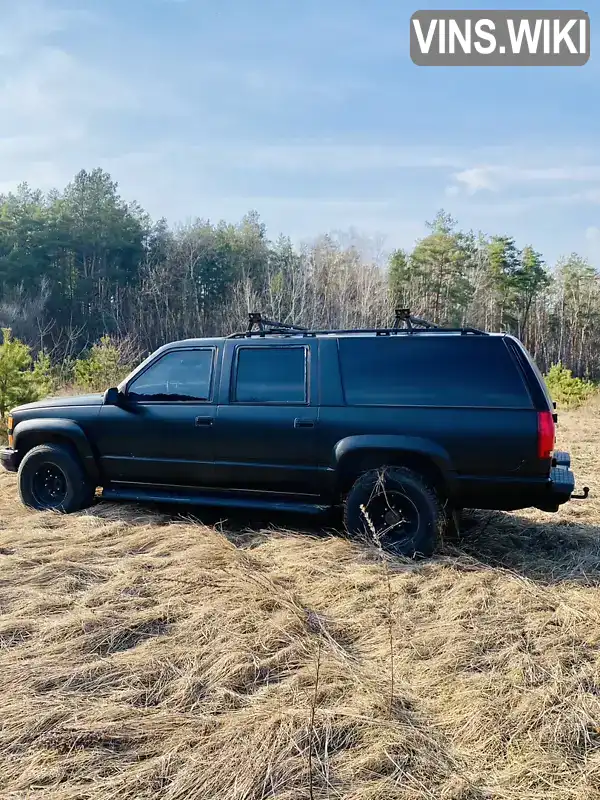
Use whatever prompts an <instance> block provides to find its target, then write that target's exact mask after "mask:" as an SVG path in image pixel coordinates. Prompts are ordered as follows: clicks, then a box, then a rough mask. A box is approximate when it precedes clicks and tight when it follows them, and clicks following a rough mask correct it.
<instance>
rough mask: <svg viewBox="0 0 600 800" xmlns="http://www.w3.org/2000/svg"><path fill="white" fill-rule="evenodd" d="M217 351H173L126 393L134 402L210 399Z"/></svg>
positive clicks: (135, 382) (144, 373)
mask: <svg viewBox="0 0 600 800" xmlns="http://www.w3.org/2000/svg"><path fill="white" fill-rule="evenodd" d="M213 362H214V350H212V349H210V350H208V349H207V350H174V351H173V352H171V353H167V354H166V355H164V356H163V357H162V358H161V359H159V360H158V361H157V362H156V363H155V364H153V365H152V366H151V367H149V368H148V369H147V370H146V371H145V372H143V373H142V374H141V375H140V376H139V378H136V379H135V380H134V381H133V382H132V383H131V384H130V385H129V390H128V392H127V394H128V397H130V398H131V399H132V400H172V401H177V400H196V401H207V400H210V396H211V384H212V371H213Z"/></svg>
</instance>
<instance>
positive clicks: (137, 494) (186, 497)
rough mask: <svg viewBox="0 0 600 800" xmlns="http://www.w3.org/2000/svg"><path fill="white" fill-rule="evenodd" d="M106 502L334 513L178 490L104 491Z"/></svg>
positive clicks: (279, 502) (117, 488) (313, 505)
mask: <svg viewBox="0 0 600 800" xmlns="http://www.w3.org/2000/svg"><path fill="white" fill-rule="evenodd" d="M102 499H103V500H128V501H130V502H134V503H177V504H179V505H186V506H194V505H195V506H207V507H220V508H247V509H255V510H256V511H276V512H279V511H281V512H287V513H291V514H310V515H313V516H317V515H319V514H324V513H325V512H326V511H329V510H330V506H327V505H319V504H316V503H302V502H298V501H297V500H287V499H286V500H284V499H281V500H268V499H266V498H258V497H248V496H245V497H239V496H235V497H232V496H231V495H221V494H209V493H206V494H195V493H191V492H182V491H178V490H177V489H173V490H171V491H167V490H164V489H152V488H149V489H146V488H143V487H137V486H136V487H133V486H126V487H125V486H110V487H107V488H105V489H104V490H103V491H102Z"/></svg>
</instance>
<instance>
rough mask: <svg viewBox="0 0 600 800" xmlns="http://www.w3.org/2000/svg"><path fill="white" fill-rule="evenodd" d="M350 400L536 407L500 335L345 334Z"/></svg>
mask: <svg viewBox="0 0 600 800" xmlns="http://www.w3.org/2000/svg"><path fill="white" fill-rule="evenodd" d="M339 352H340V361H341V367H342V379H343V383H344V392H345V396H346V402H347V403H348V404H349V405H360V404H376V405H437V406H479V407H481V406H508V407H513V408H515V407H521V408H522V407H524V406H525V407H531V399H530V397H529V395H528V393H527V390H526V388H525V385H524V383H523V380H522V378H521V374H520V372H519V371H518V368H517V366H516V365H515V364H514V362H513V361H512V359H511V357H510V355H509V353H508V350H507V348H506V346H505V344H504V342H503V340H502V339H500V338H492V337H489V338H488V337H483V336H482V337H477V336H460V337H459V336H443V337H442V336H427V335H422V334H415V335H413V336H394V337H383V336H381V337H372V338H369V339H366V338H363V339H351V338H348V339H340V340H339Z"/></svg>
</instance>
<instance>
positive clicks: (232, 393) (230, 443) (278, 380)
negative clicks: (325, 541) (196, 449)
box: [214, 339, 319, 494]
mask: <svg viewBox="0 0 600 800" xmlns="http://www.w3.org/2000/svg"><path fill="white" fill-rule="evenodd" d="M316 344H317V343H316V341H315V340H312V341H305V340H302V341H298V342H297V341H295V340H293V339H290V340H282V341H274V340H252V339H246V340H229V341H227V342H226V344H225V353H224V361H223V372H222V380H221V390H220V393H219V404H218V407H217V414H216V420H215V427H214V432H215V480H216V481H217V483H218V484H219V485H221V486H223V487H227V488H234V489H241V490H253V491H259V492H294V493H298V492H300V493H307V494H313V493H317V491H318V488H317V483H318V479H317V454H316V437H317V435H318V417H319V414H318V405H317V381H316V375H317V373H316V369H317V349H316Z"/></svg>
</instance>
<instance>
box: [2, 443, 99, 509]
mask: <svg viewBox="0 0 600 800" xmlns="http://www.w3.org/2000/svg"><path fill="white" fill-rule="evenodd" d="M50 472H52V473H53V474H55V475H56V476H57V479H56V480H58V483H59V485H60V486H61V487H63V486H64V491H61V492H59V493H58V494H57V496H56V497H55V498H54V499H53V498H51V497H49V496H47V495H48V494H49V493H48V492H46V491H45V490H42V491H40V488H39V483H40V482H42V483H43V475H44V474H49V473H50ZM60 476H62V477H60ZM18 480H19V496H20V498H21V502H22V503H23V505H25V506H28V507H29V508H34V509H36V510H38V511H48V510H53V511H60V512H62V513H64V514H69V513H71V512H73V511H80V510H81V509H82V508H87V507H88V506H90V505H91V504H92V500H93V498H94V493H95V487H94V486H93V485H92V484H91V482H90V480H89V478H88V477H87V475H86V473H85V470H84V468H83V465H82V463H81V461H80V459H79V457H78V456H77V455H76V454H75V453H74V452H72V451H71V449H70V448H69V447H68V446H65V445H61V444H42V445H39V446H38V447H34V448H32V449H31V450H30V451H29V452H28V453H27V454H26V455H25V457H24V458H23V460H22V461H21V464H20V466H19V475H18ZM60 495H62V496H60Z"/></svg>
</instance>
